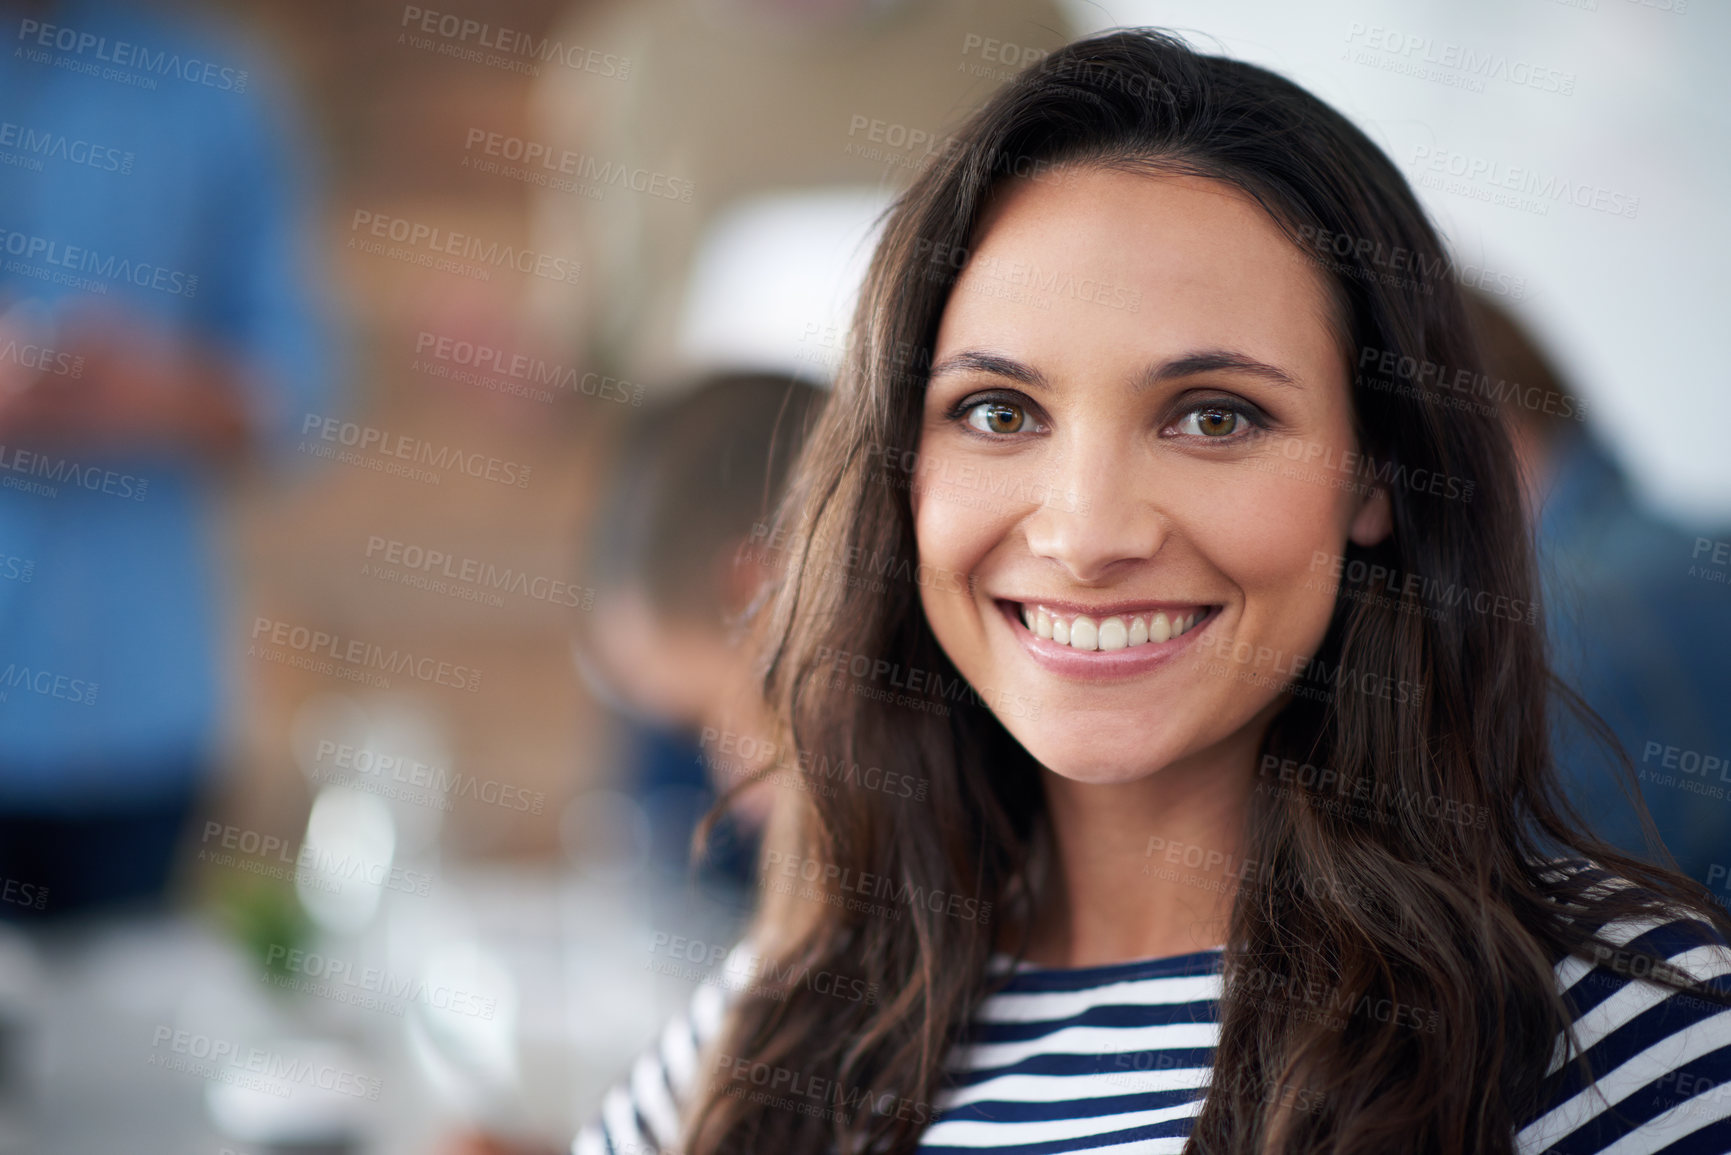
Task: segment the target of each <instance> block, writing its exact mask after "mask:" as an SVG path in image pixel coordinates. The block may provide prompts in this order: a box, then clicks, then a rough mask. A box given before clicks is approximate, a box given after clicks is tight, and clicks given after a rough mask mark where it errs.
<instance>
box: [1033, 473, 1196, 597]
mask: <svg viewBox="0 0 1731 1155" xmlns="http://www.w3.org/2000/svg"><path fill="white" fill-rule="evenodd" d="M1135 457H1136V455H1135V453H1134V451H1133V450H1129V449H1126V450H1124V451H1112V450H1107V451H1103V452H1090V453H1072V454H1070V455H1068V457H1067V459H1066V460H1065V461H1063V462H1061V463H1059V465H1058V466H1057V468H1055V469H1054V470H1053V471H1052V473H1051V474H1050V475H1049V476H1048V478H1047V479H1046V487H1045V489H1044V491H1043V492H1041V493H1039V494H1038V496H1039V497H1040V499H1041V500H1040V502H1039V504H1038V505H1037V506H1036V507H1035V508H1034V510H1033V511H1032V512H1031V513H1029V515H1028V516H1027V517H1026V518H1025V519H1024V520H1023V522H1022V526H1023V533H1024V535H1025V536H1026V538H1027V542H1028V549H1029V550H1030V552H1032V553H1033V554H1034V556H1035V557H1039V558H1044V559H1046V560H1048V561H1052V562H1056V563H1057V564H1058V565H1060V566H1062V567H1063V568H1064V571H1065V573H1066V574H1067V575H1068V576H1069V578H1070V580H1072V581H1074V582H1077V583H1078V584H1083V585H1088V584H1093V583H1097V582H1101V581H1105V580H1107V579H1108V578H1110V577H1111V576H1112V573H1113V572H1114V569H1115V567H1119V566H1121V565H1123V564H1125V563H1132V562H1139V561H1147V560H1148V559H1149V558H1152V557H1153V556H1154V555H1155V554H1156V553H1158V552H1159V550H1160V547H1161V545H1163V544H1164V543H1165V541H1166V535H1167V531H1168V525H1167V521H1166V518H1165V516H1164V515H1163V514H1161V512H1160V511H1159V509H1158V508H1157V507H1156V505H1155V503H1153V502H1152V501H1150V500H1149V499H1148V497H1147V495H1146V492H1145V491H1144V490H1143V488H1142V486H1140V485H1138V484H1136V483H1135V480H1134V479H1135V476H1136V469H1137V467H1138V466H1139V465H1140V466H1142V467H1144V468H1145V467H1146V464H1147V463H1146V462H1145V461H1137V460H1135Z"/></svg>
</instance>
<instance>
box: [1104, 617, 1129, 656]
mask: <svg viewBox="0 0 1731 1155" xmlns="http://www.w3.org/2000/svg"><path fill="white" fill-rule="evenodd" d="M1129 644H1130V630H1129V627H1127V626H1125V624H1124V619H1123V618H1107V619H1106V620H1105V621H1103V622H1101V623H1100V641H1099V646H1100V648H1101V649H1102V650H1122V649H1123V648H1124V647H1126V646H1128V645H1129Z"/></svg>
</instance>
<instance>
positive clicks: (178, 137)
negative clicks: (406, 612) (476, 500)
mask: <svg viewBox="0 0 1731 1155" xmlns="http://www.w3.org/2000/svg"><path fill="white" fill-rule="evenodd" d="M0 27H4V28H5V30H6V32H7V39H8V40H9V41H11V45H10V50H9V51H7V52H6V53H5V54H4V55H3V56H0V555H3V556H0V874H3V875H4V876H5V878H7V879H9V880H12V881H14V882H17V883H18V884H19V886H20V887H22V886H25V885H28V886H29V887H30V888H31V892H30V893H31V894H32V895H35V896H40V897H39V899H38V900H37V901H33V902H31V903H14V902H0V915H6V916H13V917H16V916H19V915H21V914H24V915H35V914H37V913H38V911H37V908H38V907H39V908H40V912H41V913H42V914H56V913H58V914H69V913H73V912H76V911H81V910H89V909H94V908H101V907H105V906H108V905H111V904H114V903H117V902H121V901H124V900H128V899H135V898H141V897H146V896H151V895H155V894H158V893H160V892H161V891H162V889H163V888H164V886H165V883H166V880H167V877H168V874H169V868H170V865H171V862H172V858H173V852H174V846H175V842H176V838H177V836H178V834H179V833H180V831H181V830H182V828H183V827H184V824H185V822H186V819H187V816H188V814H189V813H190V812H191V810H192V808H193V807H194V806H195V805H196V803H197V800H198V798H199V795H200V791H201V788H203V787H204V786H206V785H207V784H208V782H209V780H210V776H211V774H212V771H213V767H214V763H215V759H216V756H217V747H218V741H219V730H220V724H221V721H222V719H223V717H224V711H225V706H226V689H227V684H228V682H229V681H230V679H229V678H227V677H226V676H225V672H224V671H223V670H222V669H221V668H220V663H219V660H218V654H219V644H218V639H219V629H220V617H221V612H220V611H221V607H222V605H223V604H224V595H225V592H226V591H225V588H224V584H223V581H222V578H221V574H220V567H219V565H218V561H217V556H216V550H215V548H214V546H215V543H214V542H213V540H212V529H213V524H212V522H213V515H214V513H215V508H214V506H215V501H216V499H217V497H218V496H219V491H220V490H221V488H222V486H223V483H224V480H225V478H227V477H229V476H230V475H231V471H232V469H233V468H234V467H235V466H236V465H237V464H239V463H240V462H241V461H243V460H244V459H246V458H248V457H250V456H256V455H261V454H269V453H272V452H281V453H288V452H291V451H292V444H293V443H292V440H291V439H292V437H293V436H294V434H295V431H296V430H297V428H298V422H299V420H300V419H301V418H302V416H303V415H304V414H305V413H307V412H323V411H325V408H326V406H327V404H328V396H327V395H328V390H329V378H330V371H329V364H328V361H327V352H326V341H325V337H324V333H323V328H324V326H323V324H322V323H321V320H320V318H319V309H318V307H317V304H316V301H315V299H314V296H313V292H312V286H313V278H312V277H311V275H310V270H309V267H308V266H309V252H310V249H311V244H310V234H309V232H308V230H307V228H306V225H307V221H308V207H309V206H308V200H307V184H308V179H307V174H306V173H305V172H304V171H303V168H304V165H303V162H302V156H303V152H304V150H303V148H302V146H301V145H300V143H299V142H298V139H297V137H298V132H297V130H296V128H295V127H294V125H293V124H292V123H289V122H288V121H287V120H286V119H285V115H284V108H285V102H284V101H283V99H282V98H281V94H280V93H279V92H277V91H275V90H274V89H273V87H272V86H271V85H269V84H267V83H265V81H264V78H262V77H261V76H260V75H259V73H258V71H257V68H256V65H255V63H254V62H252V61H250V60H249V59H248V58H247V57H246V56H245V54H244V53H243V52H242V51H241V50H240V49H239V48H238V46H237V45H236V44H234V43H233V42H231V41H230V40H229V39H227V38H225V37H223V36H220V35H217V34H215V33H213V32H211V31H208V30H206V29H205V28H203V27H201V26H198V25H195V24H194V23H191V22H190V21H189V20H188V19H186V18H185V17H172V18H171V17H169V16H167V15H164V14H159V13H157V12H155V11H154V10H153V9H152V8H150V7H147V6H143V5H135V4H124V3H118V2H109V0H67V2H65V3H34V4H26V5H19V4H11V5H0ZM13 889H14V890H15V891H17V890H18V888H17V887H14V888H13ZM19 893H22V892H21V891H19Z"/></svg>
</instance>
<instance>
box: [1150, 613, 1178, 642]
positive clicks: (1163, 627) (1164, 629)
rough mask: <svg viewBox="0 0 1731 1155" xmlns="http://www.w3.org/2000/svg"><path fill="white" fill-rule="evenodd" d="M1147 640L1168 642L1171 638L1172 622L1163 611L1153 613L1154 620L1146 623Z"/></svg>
mask: <svg viewBox="0 0 1731 1155" xmlns="http://www.w3.org/2000/svg"><path fill="white" fill-rule="evenodd" d="M1148 640H1149V641H1151V642H1169V641H1171V640H1172V623H1171V622H1169V621H1168V620H1167V619H1166V615H1165V613H1164V612H1162V613H1158V614H1155V615H1154V620H1153V621H1151V622H1149V623H1148Z"/></svg>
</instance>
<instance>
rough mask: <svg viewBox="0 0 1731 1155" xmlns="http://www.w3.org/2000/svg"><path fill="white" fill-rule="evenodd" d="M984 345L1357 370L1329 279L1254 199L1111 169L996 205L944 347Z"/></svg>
mask: <svg viewBox="0 0 1731 1155" xmlns="http://www.w3.org/2000/svg"><path fill="white" fill-rule="evenodd" d="M981 341H989V342H991V343H994V344H1002V343H1004V342H1006V341H1009V342H1013V343H1014V344H1015V345H1016V347H1017V350H1018V351H1019V352H1021V353H1022V354H1023V355H1027V356H1042V355H1043V356H1047V357H1066V358H1069V359H1075V355H1076V351H1077V347H1078V346H1081V345H1086V346H1087V347H1088V348H1089V350H1090V351H1091V352H1092V354H1093V356H1092V357H1091V358H1083V359H1091V360H1101V359H1105V360H1122V359H1124V358H1127V357H1130V356H1132V355H1133V356H1135V357H1137V358H1146V357H1149V356H1158V355H1161V354H1168V353H1171V352H1172V351H1174V350H1175V349H1177V348H1178V347H1180V346H1182V347H1185V348H1190V347H1203V346H1205V347H1210V348H1215V347H1219V348H1232V349H1238V350H1241V351H1242V352H1244V353H1246V354H1249V355H1250V356H1254V357H1258V358H1262V359H1265V360H1270V361H1271V362H1273V363H1276V364H1281V363H1283V362H1289V363H1292V364H1291V365H1290V366H1288V367H1291V368H1294V369H1295V370H1297V371H1299V372H1302V373H1304V374H1305V375H1314V374H1317V373H1326V372H1330V371H1333V370H1336V369H1338V370H1339V371H1341V372H1344V363H1345V362H1344V356H1343V353H1344V351H1343V350H1342V349H1341V348H1340V345H1339V339H1338V333H1337V330H1336V326H1335V324H1334V322H1333V318H1332V313H1331V300H1330V293H1329V286H1328V281H1327V280H1326V274H1325V273H1324V272H1323V271H1322V270H1320V269H1319V268H1317V267H1316V266H1315V265H1314V264H1313V263H1312V262H1311V260H1310V259H1309V258H1308V257H1306V256H1305V254H1304V253H1303V252H1302V251H1301V250H1300V249H1299V248H1298V246H1296V245H1295V244H1294V243H1293V242H1292V241H1291V240H1289V239H1288V238H1287V237H1286V235H1285V234H1284V233H1283V232H1282V231H1281V229H1280V227H1279V226H1278V225H1277V224H1276V223H1275V222H1274V220H1273V219H1272V218H1271V217H1270V216H1269V214H1268V212H1267V210H1265V209H1264V208H1263V207H1262V206H1261V205H1259V204H1258V203H1257V202H1256V201H1255V200H1253V199H1251V197H1250V196H1248V195H1247V194H1245V193H1244V192H1242V191H1240V190H1239V189H1237V188H1235V187H1233V186H1231V185H1227V184H1224V183H1222V182H1219V181H1214V180H1208V179H1205V178H1201V177H1194V176H1183V175H1166V174H1157V175H1150V174H1146V173H1141V172H1134V173H1132V172H1122V171H1115V170H1109V169H1100V168H1081V169H1063V170H1059V172H1058V174H1057V175H1056V176H1052V177H1047V178H1044V179H1041V180H1036V181H1026V180H1025V181H1017V182H1014V183H1012V184H1010V185H1007V186H1005V187H1004V188H1003V189H1002V190H1001V191H1000V192H999V193H998V194H997V195H996V196H995V197H994V199H993V200H992V202H991V203H990V204H989V205H988V207H987V211H986V212H985V213H984V214H983V216H982V219H981V221H980V224H979V227H978V228H977V229H976V230H975V238H974V247H973V249H972V252H971V254H970V257H969V260H968V263H967V265H966V267H965V268H964V269H963V271H962V274H961V276H960V278H959V279H958V281H957V283H956V286H955V290H954V291H953V292H952V293H951V295H950V299H949V301H948V303H947V304H946V306H945V310H944V316H943V320H942V323H941V325H940V327H939V333H938V352H939V355H940V356H941V355H942V354H943V352H944V351H946V350H948V349H953V348H955V347H957V346H959V345H965V344H974V343H977V342H981ZM1066 350H1069V352H1068V353H1066ZM1006 351H1008V350H1006ZM1077 367H1078V368H1081V367H1082V366H1077Z"/></svg>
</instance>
